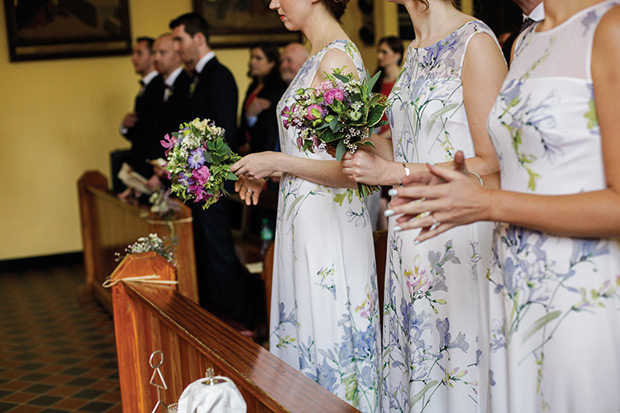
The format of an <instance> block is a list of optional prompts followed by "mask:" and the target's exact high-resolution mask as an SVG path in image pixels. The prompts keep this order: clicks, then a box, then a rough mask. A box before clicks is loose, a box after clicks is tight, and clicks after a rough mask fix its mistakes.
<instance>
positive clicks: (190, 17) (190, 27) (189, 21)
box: [168, 13, 209, 43]
mask: <svg viewBox="0 0 620 413" xmlns="http://www.w3.org/2000/svg"><path fill="white" fill-rule="evenodd" d="M180 25H184V26H185V27H184V29H185V33H187V34H189V35H190V36H192V37H194V36H195V35H196V33H202V34H203V36H204V37H205V40H206V42H207V43H209V23H207V20H206V19H205V18H204V17H202V16H201V15H200V14H198V13H185V14H183V15H181V16H179V17H177V18H176V19H174V20H172V21H171V22H170V24H169V25H168V27H170V30H173V29H174V28H175V27H178V26H180Z"/></svg>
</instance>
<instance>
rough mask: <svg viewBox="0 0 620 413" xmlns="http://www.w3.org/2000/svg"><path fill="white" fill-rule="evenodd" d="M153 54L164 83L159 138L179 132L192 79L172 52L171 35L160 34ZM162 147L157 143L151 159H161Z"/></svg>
mask: <svg viewBox="0 0 620 413" xmlns="http://www.w3.org/2000/svg"><path fill="white" fill-rule="evenodd" d="M153 52H154V54H155V60H154V66H155V69H156V70H157V71H158V72H159V74H160V75H161V77H162V79H163V81H164V94H163V110H162V114H161V118H160V136H161V137H163V136H164V135H165V134H167V133H171V132H176V131H178V130H179V125H180V124H181V122H183V120H184V117H185V114H184V112H185V110H186V107H187V100H188V98H189V85H190V83H191V82H192V77H191V76H190V75H189V74H188V73H187V72H186V71H185V70H184V69H183V65H182V62H181V57H180V56H179V53H178V52H177V51H176V50H174V44H173V42H172V34H171V33H165V34H162V35H161V36H159V37H158V38H157V40H155V44H154V46H153ZM163 155H164V147H163V146H161V144H160V143H159V142H158V145H157V148H155V151H154V153H152V159H157V158H161V157H163Z"/></svg>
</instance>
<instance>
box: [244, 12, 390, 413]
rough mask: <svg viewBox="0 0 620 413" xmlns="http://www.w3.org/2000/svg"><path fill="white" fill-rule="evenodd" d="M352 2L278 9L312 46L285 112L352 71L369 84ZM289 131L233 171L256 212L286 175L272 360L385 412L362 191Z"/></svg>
mask: <svg viewBox="0 0 620 413" xmlns="http://www.w3.org/2000/svg"><path fill="white" fill-rule="evenodd" d="M347 2H348V0H321V1H317V0H280V1H275V0H274V1H272V2H271V8H272V9H277V10H278V13H279V14H280V16H281V19H282V20H283V22H284V24H285V25H286V27H287V28H288V29H289V30H301V31H302V32H303V33H304V35H305V36H306V37H307V38H308V41H309V42H310V44H311V46H312V55H311V56H310V57H309V58H308V60H307V61H306V62H305V63H304V65H303V67H302V68H301V70H300V71H299V73H298V74H297V76H296V77H295V78H294V79H293V81H292V82H291V85H290V86H289V88H288V89H287V91H286V92H285V93H284V95H283V97H282V99H281V100H280V103H279V104H278V108H277V113H278V114H280V113H281V112H282V110H283V109H284V107H285V106H289V107H290V106H291V105H292V103H293V102H294V98H295V95H296V92H297V90H299V89H300V88H309V87H316V86H318V84H319V83H320V82H321V81H322V80H324V78H325V72H327V73H331V72H332V70H333V69H334V68H342V67H346V69H345V72H346V73H353V74H354V75H355V76H356V77H358V78H362V77H364V76H366V70H365V68H364V64H363V62H362V59H361V56H360V53H359V51H358V50H357V48H356V47H355V45H354V44H353V43H352V42H351V41H350V40H349V39H348V37H347V35H346V34H345V33H344V31H343V30H342V28H341V27H340V25H339V23H338V19H339V18H340V16H341V15H342V13H343V12H344V9H345V7H346V3H347ZM278 119H279V123H280V128H279V129H280V144H281V149H282V152H262V153H256V154H251V155H248V156H246V157H244V158H243V159H242V160H240V161H239V162H237V164H235V165H233V170H234V171H235V173H236V174H237V175H241V179H240V180H239V181H238V182H237V188H238V191H239V194H240V196H241V197H242V198H244V199H245V200H246V202H247V203H248V204H249V203H256V201H257V200H258V195H259V192H260V190H261V189H262V187H263V184H264V181H263V180H262V178H264V177H268V176H270V175H271V174H273V173H276V172H281V173H282V178H281V180H280V189H279V199H278V218H277V224H276V237H275V252H274V273H273V287H272V300H271V303H272V308H271V322H270V324H271V325H270V333H271V335H270V342H269V346H270V347H269V348H270V351H271V352H272V353H273V354H275V355H277V356H278V357H280V358H281V359H282V360H284V361H286V362H287V363H289V364H290V365H291V366H293V367H295V368H297V369H299V370H300V371H301V372H302V373H304V374H305V375H306V376H308V377H310V378H311V379H312V380H314V381H316V382H317V383H319V384H320V385H321V386H323V387H325V388H326V389H327V390H329V391H331V392H332V393H334V394H336V395H337V396H338V397H340V398H342V399H344V400H345V401H347V402H348V403H350V404H351V405H353V406H355V407H357V408H358V409H359V410H361V411H363V412H376V411H378V406H379V363H380V331H379V308H378V298H379V296H378V291H377V284H376V269H375V263H374V247H373V242H372V231H371V227H370V220H369V216H368V212H367V211H366V208H365V206H364V203H363V202H362V200H360V199H359V197H358V196H357V195H356V190H355V189H354V188H356V187H357V185H356V183H355V182H354V181H352V180H351V179H349V178H348V177H347V176H346V175H344V174H343V173H342V169H341V167H340V164H339V163H338V161H336V160H335V159H333V158H332V157H331V156H330V155H329V154H328V153H326V152H317V153H307V152H304V151H301V150H300V149H299V148H298V147H297V143H296V141H297V133H298V131H297V130H296V129H295V128H292V127H291V128H288V129H285V128H284V127H283V123H282V121H283V118H282V117H281V116H279V117H278Z"/></svg>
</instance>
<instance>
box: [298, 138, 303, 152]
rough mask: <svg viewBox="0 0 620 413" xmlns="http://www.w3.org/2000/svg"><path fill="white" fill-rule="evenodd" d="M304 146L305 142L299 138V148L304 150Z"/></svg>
mask: <svg viewBox="0 0 620 413" xmlns="http://www.w3.org/2000/svg"><path fill="white" fill-rule="evenodd" d="M303 146H304V140H303V139H302V138H301V136H298V137H297V147H298V148H299V149H301V148H303Z"/></svg>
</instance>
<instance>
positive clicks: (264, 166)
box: [230, 151, 278, 205]
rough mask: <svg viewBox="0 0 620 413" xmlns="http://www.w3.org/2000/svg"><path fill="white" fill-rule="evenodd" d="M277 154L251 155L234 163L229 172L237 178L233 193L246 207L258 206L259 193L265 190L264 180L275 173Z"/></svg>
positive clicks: (269, 152)
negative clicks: (234, 192) (236, 194)
mask: <svg viewBox="0 0 620 413" xmlns="http://www.w3.org/2000/svg"><path fill="white" fill-rule="evenodd" d="M277 157H278V153H277V152H272V151H267V152H259V153H251V154H249V155H246V156H244V157H243V158H241V159H240V160H238V161H237V162H235V163H234V164H233V165H232V166H231V167H230V170H231V171H232V172H233V173H234V174H235V175H237V176H238V177H239V179H238V180H237V181H236V182H235V191H237V192H238V193H239V197H240V198H241V199H242V200H243V201H245V203H246V205H256V204H258V199H259V197H260V193H261V191H262V190H263V189H264V188H265V184H266V181H265V178H269V177H270V176H271V175H272V174H274V173H275V172H276V168H275V166H276V165H277Z"/></svg>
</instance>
